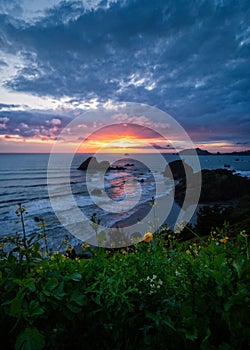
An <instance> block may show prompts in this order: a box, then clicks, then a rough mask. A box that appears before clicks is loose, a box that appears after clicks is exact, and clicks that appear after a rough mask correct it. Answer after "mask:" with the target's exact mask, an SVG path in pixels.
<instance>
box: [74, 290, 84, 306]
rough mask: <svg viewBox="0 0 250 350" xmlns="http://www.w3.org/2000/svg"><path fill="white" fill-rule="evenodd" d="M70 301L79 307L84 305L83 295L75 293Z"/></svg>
mask: <svg viewBox="0 0 250 350" xmlns="http://www.w3.org/2000/svg"><path fill="white" fill-rule="evenodd" d="M70 301H71V302H72V301H73V302H75V303H76V304H77V305H79V306H83V305H86V297H85V295H84V294H79V293H77V292H75V293H73V294H72V295H71V297H70Z"/></svg>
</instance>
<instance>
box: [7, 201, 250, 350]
mask: <svg viewBox="0 0 250 350" xmlns="http://www.w3.org/2000/svg"><path fill="white" fill-rule="evenodd" d="M23 213H24V211H23V208H22V207H21V206H20V208H19V211H18V212H17V214H18V215H19V217H20V218H21V222H23V220H22V219H23ZM43 225H44V224H43V223H41V235H40V237H38V238H37V237H34V238H30V239H28V238H27V237H26V235H25V227H23V229H24V231H23V232H22V234H21V235H16V236H15V237H12V238H5V239H3V240H2V243H1V250H0V292H1V293H0V344H1V347H2V348H3V349H18V350H19V349H22V350H24V349H25V350H27V349H34V350H39V349H72V348H73V349H74V348H77V349H104V350H105V349H117V350H118V349H156V348H157V349H164V350H165V349H174V350H176V349H177V350H178V349H211V350H212V349H220V350H230V349H237V350H239V349H247V348H249V346H250V319H249V312H250V304H249V300H250V299H249V298H250V290H249V285H250V259H249V241H248V239H249V237H248V235H247V234H246V232H245V231H242V232H239V233H238V235H237V236H235V237H232V236H230V228H229V227H227V225H224V226H223V228H221V229H218V228H217V229H215V230H213V231H212V232H211V233H210V235H209V236H207V237H206V238H202V239H199V238H198V237H195V239H192V240H189V241H185V242H183V241H182V242H181V241H180V240H179V238H178V237H179V235H178V234H177V233H176V234H170V232H169V231H168V230H167V229H166V228H165V229H163V231H162V234H161V235H154V239H153V240H151V235H150V234H147V235H146V239H145V241H143V242H140V243H138V244H136V245H135V246H133V247H129V248H126V249H120V250H117V251H112V250H107V249H106V250H105V249H103V248H98V249H95V250H93V249H91V250H90V247H88V245H87V244H84V245H83V246H84V249H86V250H88V249H89V250H90V251H91V254H92V258H91V259H88V260H85V259H79V258H78V257H76V258H75V259H71V258H69V256H70V254H67V252H66V253H65V254H62V253H60V252H53V253H52V252H50V251H49V249H48V247H46V244H45V245H44V246H43V248H41V246H40V244H39V242H38V239H39V238H42V239H43V240H44V242H45V243H46V235H45V231H44V230H43V227H44V226H43ZM70 249H71V248H70V247H69V248H68V250H67V251H68V252H69V251H70Z"/></svg>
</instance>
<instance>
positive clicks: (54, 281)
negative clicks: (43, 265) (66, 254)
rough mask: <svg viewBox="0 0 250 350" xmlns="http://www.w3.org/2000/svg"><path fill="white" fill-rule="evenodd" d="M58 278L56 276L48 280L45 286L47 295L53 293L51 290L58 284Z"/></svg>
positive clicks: (44, 289)
mask: <svg viewBox="0 0 250 350" xmlns="http://www.w3.org/2000/svg"><path fill="white" fill-rule="evenodd" d="M58 283H59V282H58V280H57V278H55V277H52V278H50V279H49V280H48V282H47V283H46V284H45V285H44V287H43V292H44V294H45V295H47V296H49V295H50V294H51V291H52V290H53V289H55V288H56V286H58Z"/></svg>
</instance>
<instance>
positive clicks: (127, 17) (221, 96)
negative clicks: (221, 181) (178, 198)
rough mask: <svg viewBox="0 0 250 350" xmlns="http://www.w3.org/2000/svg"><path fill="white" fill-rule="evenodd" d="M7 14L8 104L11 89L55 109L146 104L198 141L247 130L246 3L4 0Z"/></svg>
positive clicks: (0, 17)
mask: <svg viewBox="0 0 250 350" xmlns="http://www.w3.org/2000/svg"><path fill="white" fill-rule="evenodd" d="M0 13H1V14H0V43H1V46H2V52H1V53H2V58H0V69H2V70H0V77H1V76H2V77H4V78H3V79H0V81H1V84H2V89H5V90H3V92H5V93H6V100H1V102H2V103H3V104H5V105H8V104H9V105H13V104H16V105H21V104H19V103H13V99H12V102H10V100H9V102H8V99H9V98H10V97H9V95H8V94H7V92H6V91H8V92H9V91H11V92H12V93H16V94H17V93H19V94H25V96H26V97H27V98H26V99H25V103H26V104H28V103H29V100H30V98H31V96H32V97H36V100H33V102H32V105H33V106H34V104H35V103H38V100H37V99H38V98H40V99H43V103H42V104H41V105H43V106H46V103H48V105H49V107H48V108H49V109H52V108H55V109H56V108H59V107H61V106H65V107H66V108H68V107H70V108H72V109H75V108H79V109H80V110H86V109H87V108H90V107H94V108H96V107H98V106H99V105H101V104H102V103H107V101H111V103H112V102H116V101H131V102H141V103H147V104H149V105H153V106H156V107H158V108H161V109H163V110H164V111H166V112H168V113H170V114H171V115H172V116H173V117H174V118H176V119H177V121H179V122H180V124H181V125H182V126H183V127H184V128H185V129H186V130H187V131H188V132H189V133H190V135H193V136H194V137H195V140H201V139H203V138H206V137H207V139H209V140H211V139H222V138H223V139H231V140H233V141H234V142H237V141H236V140H239V139H240V138H241V136H242V135H243V136H244V137H247V134H248V135H249V132H250V123H249V110H250V100H249V89H250V80H249V79H248V77H247V75H246V72H247V71H248V70H249V64H250V62H249V61H250V60H249V58H250V29H249V28H250V27H249V18H250V5H249V1H248V0H242V1H240V2H237V1H234V0H228V1H217V0H214V1H193V2H189V1H186V0H180V1H175V0H168V1H165V0H164V1H163V0H155V1H151V0H145V1H139V0H124V1H99V0H96V1H88V2H86V1H69V0H68V1H59V0H56V1H53V3H52V2H51V1H47V0H46V1H44V2H33V1H31V0H23V1H13V2H9V1H7V0H6V1H2V2H1V5H0ZM6 72H7V73H6ZM1 96H5V95H4V94H3V93H2V92H1ZM20 99H21V98H20ZM44 99H46V100H44ZM30 101H31V100H30ZM56 101H59V102H58V104H57V103H56ZM30 103H31V102H30ZM53 106H54V107H53ZM7 108H8V107H5V110H6V109H7ZM17 108H21V107H16V109H17ZM22 108H23V109H25V107H24V106H23V107H22ZM41 108H42V107H41ZM43 108H44V107H43ZM9 110H12V111H13V109H12V107H9ZM17 116H18V118H20V115H19V114H18V113H17ZM141 118H143V116H141ZM146 122H147V121H146V120H145V123H146ZM11 123H13V124H14V122H12V121H11ZM16 124H18V123H16ZM27 124H28V125H31V128H32V117H31V121H30V120H29V123H28V121H27ZM54 126H55V127H58V128H59V129H60V127H59V125H54ZM15 127H16V128H19V126H18V125H16V126H15ZM41 127H42V128H41V129H39V130H40V132H42V133H45V130H47V129H48V128H49V125H47V124H45V125H43V124H42V125H41ZM51 127H52V126H51ZM152 127H153V126H152ZM20 130H22V129H20ZM32 130H33V133H35V132H37V131H35V130H37V127H34V128H32ZM51 130H52V129H51ZM21 132H24V131H21ZM46 132H47V131H46ZM54 132H55V130H54ZM31 133H32V132H31ZM51 133H52V134H53V131H51Z"/></svg>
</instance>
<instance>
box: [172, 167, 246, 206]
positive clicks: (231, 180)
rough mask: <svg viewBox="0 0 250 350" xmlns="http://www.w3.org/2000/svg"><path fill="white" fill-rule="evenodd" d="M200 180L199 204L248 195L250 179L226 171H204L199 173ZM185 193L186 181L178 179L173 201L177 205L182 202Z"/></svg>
mask: <svg viewBox="0 0 250 350" xmlns="http://www.w3.org/2000/svg"><path fill="white" fill-rule="evenodd" d="M197 175H198V174H197ZM195 176H196V175H195V174H194V177H195ZM201 179H202V185H201V194H200V200H199V203H202V204H209V203H216V202H225V201H229V200H234V199H239V198H241V197H243V196H244V195H246V194H250V179H248V178H246V177H241V176H240V175H238V174H235V173H234V172H233V171H230V170H227V169H215V170H207V169H204V170H202V171H201ZM194 182H195V181H194ZM185 193H186V181H185V180H183V179H180V181H179V182H178V184H176V186H175V200H176V201H177V203H182V202H183V200H184V198H185Z"/></svg>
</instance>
